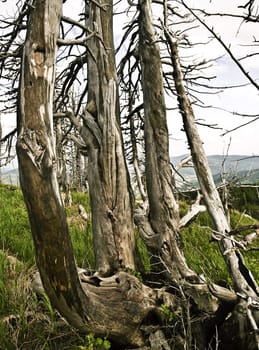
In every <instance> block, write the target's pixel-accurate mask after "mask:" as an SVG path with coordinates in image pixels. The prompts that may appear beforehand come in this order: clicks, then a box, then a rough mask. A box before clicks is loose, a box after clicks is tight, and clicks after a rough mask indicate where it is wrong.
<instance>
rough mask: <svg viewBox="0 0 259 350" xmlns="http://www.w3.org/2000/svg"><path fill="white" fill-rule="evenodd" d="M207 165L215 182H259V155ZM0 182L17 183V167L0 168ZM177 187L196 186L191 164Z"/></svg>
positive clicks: (219, 159)
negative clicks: (224, 180) (224, 178)
mask: <svg viewBox="0 0 259 350" xmlns="http://www.w3.org/2000/svg"><path fill="white" fill-rule="evenodd" d="M186 157H187V155H182V156H177V157H172V158H171V162H172V164H173V165H174V166H176V165H177V164H179V163H180V162H181V160H183V159H185V158H186ZM208 161H209V165H210V168H211V171H212V174H213V177H214V180H215V182H216V183H217V184H219V183H221V181H222V174H224V176H225V177H226V178H227V179H228V180H229V181H235V182H237V183H238V184H255V183H259V157H251V156H244V155H230V156H227V157H226V158H225V157H224V156H222V155H212V156H208ZM1 179H2V182H3V183H6V184H12V185H18V184H19V179H18V169H6V170H5V169H2V176H1ZM176 180H177V185H178V187H179V188H183V187H184V188H186V187H194V188H197V187H198V182H197V178H196V175H195V172H194V169H193V166H192V164H191V163H190V164H189V165H188V166H185V167H184V168H182V169H181V170H180V171H179V175H178V176H176Z"/></svg>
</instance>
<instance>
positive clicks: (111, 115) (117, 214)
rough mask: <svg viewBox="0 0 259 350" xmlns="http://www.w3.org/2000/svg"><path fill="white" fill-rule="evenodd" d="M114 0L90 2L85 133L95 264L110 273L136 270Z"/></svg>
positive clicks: (99, 268) (99, 269) (100, 270)
mask: <svg viewBox="0 0 259 350" xmlns="http://www.w3.org/2000/svg"><path fill="white" fill-rule="evenodd" d="M112 4H113V2H112V1H111V0H109V1H108V2H107V1H106V0H102V1H100V2H99V5H98V6H97V5H96V4H95V3H94V2H91V3H90V13H89V20H88V25H89V27H90V29H92V30H93V31H94V30H96V28H98V36H97V35H96V36H95V37H93V38H92V39H91V40H89V46H88V47H89V52H91V55H90V54H89V56H88V82H89V92H88V104H87V108H86V111H85V117H84V130H83V137H84V140H85V142H86V144H87V152H88V157H89V158H88V159H89V173H88V182H89V193H90V200H91V209H92V218H93V219H92V220H93V237H94V250H95V256H96V269H97V270H98V271H99V272H100V273H102V274H110V273H111V272H113V271H116V270H118V269H121V268H129V269H132V270H135V257H134V252H135V237H134V228H133V216H132V204H131V200H130V195H129V179H128V174H127V169H126V165H125V160H124V153H123V145H122V137H121V131H120V124H119V104H118V92H117V75H116V67H115V61H114V48H113V31H112V20H113V11H112V9H113V5H112Z"/></svg>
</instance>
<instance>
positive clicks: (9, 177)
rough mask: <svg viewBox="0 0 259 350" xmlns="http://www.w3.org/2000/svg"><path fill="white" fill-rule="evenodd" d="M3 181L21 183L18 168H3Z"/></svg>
mask: <svg viewBox="0 0 259 350" xmlns="http://www.w3.org/2000/svg"><path fill="white" fill-rule="evenodd" d="M1 181H2V182H3V183H4V184H9V185H18V184H19V176H18V169H2V171H1Z"/></svg>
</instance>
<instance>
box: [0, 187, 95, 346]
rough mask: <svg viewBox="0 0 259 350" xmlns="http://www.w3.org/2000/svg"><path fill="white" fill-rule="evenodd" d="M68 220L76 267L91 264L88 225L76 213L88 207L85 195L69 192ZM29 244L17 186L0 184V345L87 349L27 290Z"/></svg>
mask: <svg viewBox="0 0 259 350" xmlns="http://www.w3.org/2000/svg"><path fill="white" fill-rule="evenodd" d="M73 201H74V202H73V203H74V204H73V205H72V206H71V207H69V208H67V216H68V223H69V228H70V233H71V239H72V243H73V248H74V253H75V257H76V260H77V263H78V265H80V266H84V267H87V268H92V267H93V266H94V257H93V249H92V233H91V224H90V223H85V222H84V221H83V220H82V218H80V216H79V214H78V204H82V205H83V206H84V207H85V209H86V210H89V200H88V196H87V195H85V194H73ZM35 270H36V267H35V258H34V248H33V242H32V238H31V234H30V226H29V221H28V215H27V212H26V208H25V204H24V202H23V197H22V193H21V191H20V189H19V188H18V187H14V186H5V185H0V349H1V350H17V349H28V350H30V349H53V350H54V349H57V350H62V349H85V350H87V349H88V339H87V338H85V337H82V336H81V335H80V334H79V333H78V332H77V331H76V330H75V329H73V328H72V327H70V326H69V325H68V324H67V323H66V322H65V321H64V320H63V319H62V318H61V317H60V315H59V314H58V313H57V312H56V311H54V310H53V309H52V307H51V304H50V302H49V300H48V298H47V297H44V298H41V299H38V297H37V296H36V295H35V293H34V292H33V291H32V288H31V278H32V274H33V273H34V272H35Z"/></svg>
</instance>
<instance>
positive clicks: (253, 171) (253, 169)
mask: <svg viewBox="0 0 259 350" xmlns="http://www.w3.org/2000/svg"><path fill="white" fill-rule="evenodd" d="M184 158H186V155H183V156H178V157H173V158H171V162H172V164H173V165H174V166H176V165H177V164H178V163H179V162H180V161H181V160H183V159H184ZM208 161H209V165H210V168H211V171H212V174H213V176H214V180H215V182H216V183H217V184H219V183H221V182H222V178H223V177H225V178H226V179H227V180H228V181H231V182H234V183H236V184H256V183H259V157H251V156H243V155H230V156H228V157H227V158H224V156H222V155H212V156H208ZM176 181H177V184H178V186H180V187H183V186H184V187H186V186H187V187H188V186H189V187H197V186H198V184H197V179H196V175H195V172H194V169H193V166H192V163H190V164H188V166H185V167H184V168H182V169H181V170H180V171H179V175H178V176H176Z"/></svg>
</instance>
